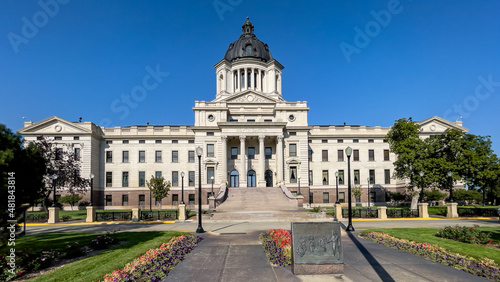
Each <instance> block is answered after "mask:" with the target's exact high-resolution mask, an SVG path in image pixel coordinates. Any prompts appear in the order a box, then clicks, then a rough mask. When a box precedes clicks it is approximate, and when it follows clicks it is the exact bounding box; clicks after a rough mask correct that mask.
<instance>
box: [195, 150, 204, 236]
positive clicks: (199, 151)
mask: <svg viewBox="0 0 500 282" xmlns="http://www.w3.org/2000/svg"><path fill="white" fill-rule="evenodd" d="M196 154H197V155H198V229H196V233H205V230H203V227H202V226H201V155H203V148H201V147H200V146H198V147H197V148H196Z"/></svg>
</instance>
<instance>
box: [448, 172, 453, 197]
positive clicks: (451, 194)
mask: <svg viewBox="0 0 500 282" xmlns="http://www.w3.org/2000/svg"><path fill="white" fill-rule="evenodd" d="M452 175H453V172H451V171H448V177H449V178H450V203H453V179H452V178H451V176H452Z"/></svg>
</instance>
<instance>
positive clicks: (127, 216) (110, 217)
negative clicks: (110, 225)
mask: <svg viewBox="0 0 500 282" xmlns="http://www.w3.org/2000/svg"><path fill="white" fill-rule="evenodd" d="M95 218H96V221H129V220H132V211H127V212H123V211H121V212H116V211H105V212H96V213H95Z"/></svg>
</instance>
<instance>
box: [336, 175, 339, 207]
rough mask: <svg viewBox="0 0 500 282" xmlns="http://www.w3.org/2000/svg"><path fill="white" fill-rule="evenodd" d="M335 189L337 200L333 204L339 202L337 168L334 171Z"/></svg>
mask: <svg viewBox="0 0 500 282" xmlns="http://www.w3.org/2000/svg"><path fill="white" fill-rule="evenodd" d="M335 190H336V193H337V201H335V204H339V171H338V170H337V171H336V172H335Z"/></svg>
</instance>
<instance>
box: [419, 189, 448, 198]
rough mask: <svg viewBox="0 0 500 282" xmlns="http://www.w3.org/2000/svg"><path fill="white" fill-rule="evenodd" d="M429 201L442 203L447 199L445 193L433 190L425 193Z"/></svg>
mask: <svg viewBox="0 0 500 282" xmlns="http://www.w3.org/2000/svg"><path fill="white" fill-rule="evenodd" d="M424 195H425V198H426V199H427V201H441V200H443V199H444V198H445V197H446V194H445V193H442V192H439V190H437V189H435V188H434V189H432V190H430V191H425V192H424Z"/></svg>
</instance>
